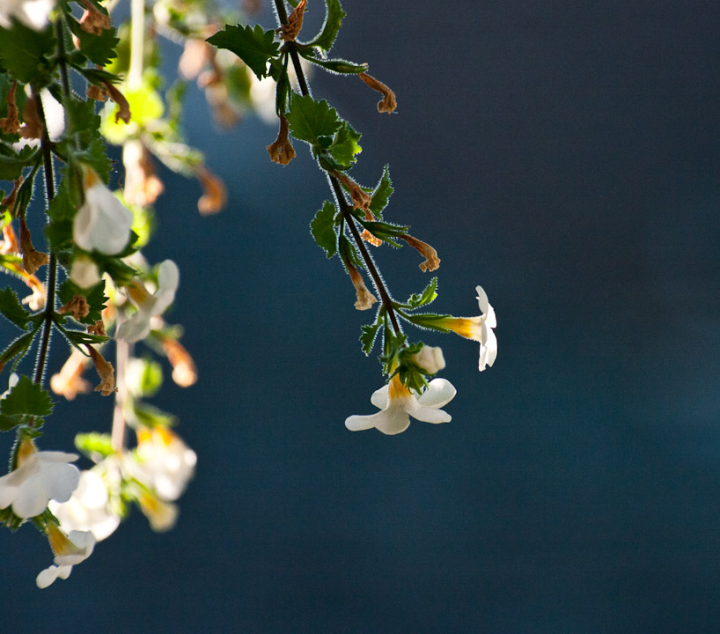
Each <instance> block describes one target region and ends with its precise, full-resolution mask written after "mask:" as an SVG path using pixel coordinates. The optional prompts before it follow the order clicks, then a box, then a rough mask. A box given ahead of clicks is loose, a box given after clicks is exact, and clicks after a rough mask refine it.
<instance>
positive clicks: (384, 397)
mask: <svg viewBox="0 0 720 634" xmlns="http://www.w3.org/2000/svg"><path fill="white" fill-rule="evenodd" d="M389 391H390V386H389V385H383V386H382V387H381V388H380V389H379V390H375V391H374V392H373V395H372V396H371V397H370V402H371V403H372V404H373V405H374V406H375V407H377V408H378V409H387V408H388V406H389V405H390V397H389V396H388V392H389Z"/></svg>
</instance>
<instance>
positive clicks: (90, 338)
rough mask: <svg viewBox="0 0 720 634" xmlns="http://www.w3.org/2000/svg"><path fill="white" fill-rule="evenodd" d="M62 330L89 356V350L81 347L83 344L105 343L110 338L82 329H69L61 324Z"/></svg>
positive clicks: (74, 344) (69, 339) (72, 342)
mask: <svg viewBox="0 0 720 634" xmlns="http://www.w3.org/2000/svg"><path fill="white" fill-rule="evenodd" d="M56 323H57V322H56ZM60 332H62V334H64V335H65V336H66V337H67V339H68V341H69V342H70V343H71V344H72V345H73V346H75V347H76V348H77V349H78V350H80V352H82V353H83V354H84V355H85V356H87V352H86V351H85V350H83V349H82V348H81V347H80V346H81V345H83V344H89V343H105V342H106V341H108V340H109V339H110V337H106V336H103V335H91V334H90V333H87V332H83V331H81V330H67V329H65V328H63V327H61V326H60Z"/></svg>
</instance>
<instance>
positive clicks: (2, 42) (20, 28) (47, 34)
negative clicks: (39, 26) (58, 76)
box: [0, 21, 55, 84]
mask: <svg viewBox="0 0 720 634" xmlns="http://www.w3.org/2000/svg"><path fill="white" fill-rule="evenodd" d="M54 52H55V34H54V33H53V30H52V28H51V27H50V26H48V27H47V28H46V29H44V30H43V31H34V30H33V29H30V28H28V27H26V26H25V25H24V24H21V23H20V22H17V21H15V22H13V25H12V28H10V29H3V28H0V65H2V67H3V68H4V69H5V71H7V72H8V73H9V74H10V75H12V76H13V77H15V78H17V79H19V80H20V81H21V82H23V83H26V84H27V83H30V82H32V81H33V80H35V79H37V78H38V77H39V76H40V75H43V74H44V73H46V72H47V71H48V70H49V62H48V59H47V58H48V57H50V56H51V55H52V54H53V53H54Z"/></svg>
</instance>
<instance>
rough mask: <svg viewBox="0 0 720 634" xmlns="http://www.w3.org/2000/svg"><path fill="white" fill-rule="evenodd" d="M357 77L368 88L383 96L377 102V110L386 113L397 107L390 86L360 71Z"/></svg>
mask: <svg viewBox="0 0 720 634" xmlns="http://www.w3.org/2000/svg"><path fill="white" fill-rule="evenodd" d="M358 77H360V79H362V80H363V81H364V82H365V83H366V84H367V85H368V86H369V87H370V88H372V89H373V90H376V91H377V92H379V93H382V96H383V98H382V99H381V100H380V101H379V102H378V112H387V113H388V114H390V113H391V112H394V110H395V108H397V100H396V99H395V93H394V92H393V91H392V90H390V88H388V87H387V86H386V85H385V84H383V83H382V82H381V81H378V80H377V79H375V78H374V77H372V76H371V75H368V74H367V73H360V74H359V75H358Z"/></svg>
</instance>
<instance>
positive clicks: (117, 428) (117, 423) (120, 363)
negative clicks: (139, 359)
mask: <svg viewBox="0 0 720 634" xmlns="http://www.w3.org/2000/svg"><path fill="white" fill-rule="evenodd" d="M121 323H122V317H120V314H118V318H117V323H116V327H118V328H119V327H120V324H121ZM129 357H130V344H128V343H127V341H123V340H121V339H119V340H118V341H117V342H116V343H115V385H116V387H117V393H116V394H115V408H114V409H113V420H112V432H111V443H112V448H113V450H114V451H117V452H120V451H122V450H123V448H124V447H125V408H124V406H125V401H126V400H127V385H126V384H125V368H126V367H127V361H128V358H129Z"/></svg>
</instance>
